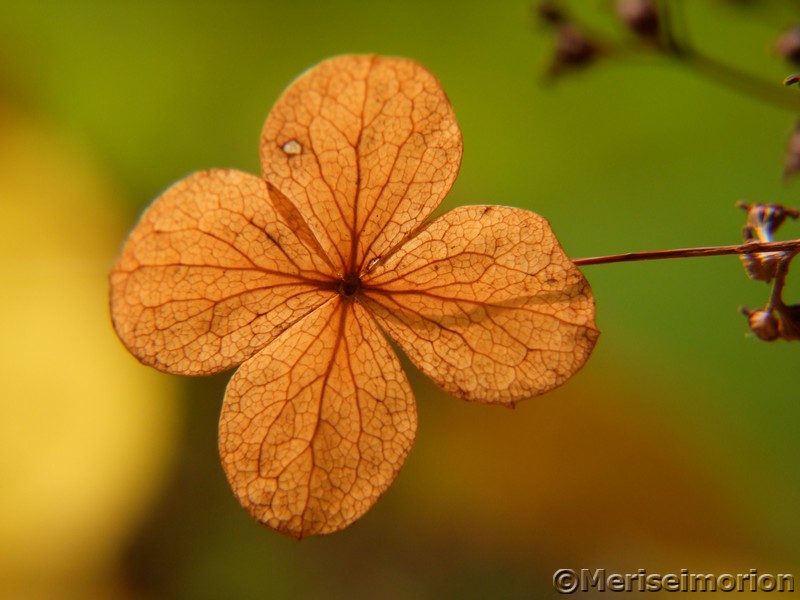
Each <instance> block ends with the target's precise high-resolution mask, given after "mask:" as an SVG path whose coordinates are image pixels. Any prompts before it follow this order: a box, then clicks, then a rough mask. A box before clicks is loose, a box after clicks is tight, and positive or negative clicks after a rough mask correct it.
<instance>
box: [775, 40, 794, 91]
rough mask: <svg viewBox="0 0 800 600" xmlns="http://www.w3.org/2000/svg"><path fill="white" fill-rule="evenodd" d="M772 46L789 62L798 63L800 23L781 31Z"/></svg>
mask: <svg viewBox="0 0 800 600" xmlns="http://www.w3.org/2000/svg"><path fill="white" fill-rule="evenodd" d="M774 48H775V52H776V53H777V54H779V55H780V56H782V57H783V58H784V59H786V60H787V61H789V62H790V63H793V64H796V65H800V25H795V26H793V27H791V28H790V29H788V30H786V31H785V32H783V33H782V34H781V35H780V37H778V39H777V40H775V45H774ZM793 83H794V82H793ZM787 85H788V84H787Z"/></svg>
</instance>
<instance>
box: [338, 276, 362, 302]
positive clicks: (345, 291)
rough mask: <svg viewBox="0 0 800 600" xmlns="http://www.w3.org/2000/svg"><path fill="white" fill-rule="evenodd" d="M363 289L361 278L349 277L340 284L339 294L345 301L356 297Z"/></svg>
mask: <svg viewBox="0 0 800 600" xmlns="http://www.w3.org/2000/svg"><path fill="white" fill-rule="evenodd" d="M360 289H361V278H360V277H359V276H358V275H349V276H347V277H345V278H344V279H342V281H341V283H339V293H340V294H341V295H342V297H343V298H345V300H349V299H351V298H353V296H355V295H356V294H357V293H358V291H359V290H360Z"/></svg>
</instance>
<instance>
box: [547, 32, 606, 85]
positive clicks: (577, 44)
mask: <svg viewBox="0 0 800 600" xmlns="http://www.w3.org/2000/svg"><path fill="white" fill-rule="evenodd" d="M599 55H600V46H598V45H597V44H595V43H594V42H593V41H592V40H591V39H589V37H588V36H587V35H586V34H585V33H584V32H583V31H581V30H580V29H578V28H577V27H575V26H574V25H572V24H568V23H563V24H561V25H559V27H558V30H557V32H556V53H555V57H554V58H553V63H552V65H551V67H550V73H551V74H552V75H558V74H560V73H562V72H564V71H567V70H570V69H577V68H581V67H586V66H588V65H590V64H592V63H593V62H594V61H595V60H596V59H597V57H598V56H599Z"/></svg>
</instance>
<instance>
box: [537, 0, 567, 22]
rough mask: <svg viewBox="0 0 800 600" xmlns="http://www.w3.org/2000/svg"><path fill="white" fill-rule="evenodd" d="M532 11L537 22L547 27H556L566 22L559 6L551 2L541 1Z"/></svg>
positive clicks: (547, 0) (549, 0)
mask: <svg viewBox="0 0 800 600" xmlns="http://www.w3.org/2000/svg"><path fill="white" fill-rule="evenodd" d="M534 11H535V14H536V16H537V17H538V18H539V20H540V21H542V22H543V23H546V24H548V25H558V24H560V23H564V22H565V21H566V20H567V16H566V14H565V13H564V11H563V9H562V8H561V6H559V4H558V3H557V2H554V1H553V0H541V1H540V2H539V3H538V4H536V5H535V6H534Z"/></svg>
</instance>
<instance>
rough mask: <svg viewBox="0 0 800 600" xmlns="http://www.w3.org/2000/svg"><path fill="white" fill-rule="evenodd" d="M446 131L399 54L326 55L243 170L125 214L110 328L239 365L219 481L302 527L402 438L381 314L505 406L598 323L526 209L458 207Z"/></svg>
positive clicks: (374, 487) (324, 514)
mask: <svg viewBox="0 0 800 600" xmlns="http://www.w3.org/2000/svg"><path fill="white" fill-rule="evenodd" d="M461 149H462V143H461V134H460V132H459V129H458V125H457V123H456V120H455V116H454V114H453V111H452V108H451V107H450V104H449V102H448V101H447V98H446V96H445V94H444V92H443V90H442V89H441V87H440V86H439V84H438V82H437V81H436V79H435V78H434V77H433V76H432V75H431V74H430V73H428V72H427V71H426V70H424V69H423V68H422V67H420V66H419V65H418V64H416V63H415V62H413V61H410V60H404V59H390V58H381V57H375V56H342V57H338V58H334V59H331V60H328V61H325V62H323V63H321V64H320V65H318V66H317V67H315V68H313V69H311V70H310V71H308V72H307V73H305V74H304V75H303V76H301V77H300V78H299V79H298V80H297V81H295V82H294V83H293V84H292V85H291V86H290V87H289V88H288V89H287V90H286V91H285V92H284V94H283V95H282V96H281V98H280V99H279V100H278V102H277V103H276V105H275V107H274V108H273V110H272V112H271V113H270V115H269V117H268V118H267V121H266V124H265V125H264V130H263V133H262V137H261V160H262V166H263V178H261V177H256V176H253V175H249V174H246V173H242V172H239V171H231V170H212V171H205V172H200V173H195V174H194V175H190V176H189V177H187V178H186V179H184V180H182V181H179V182H178V183H176V184H175V185H174V186H173V187H171V188H169V189H168V190H167V191H166V192H164V194H163V195H162V196H161V197H159V198H158V199H157V200H156V201H155V202H154V203H153V205H152V206H151V207H150V208H148V209H147V211H146V212H145V213H144V214H143V216H142V218H141V220H140V221H139V223H138V224H137V225H136V227H135V229H134V230H133V232H132V233H131V234H130V237H129V238H128V240H127V243H126V244H125V247H124V249H123V251H122V254H121V256H120V258H119V260H118V262H117V264H116V266H115V267H114V270H113V272H112V274H111V311H112V317H113V322H114V326H115V328H116V330H117V333H118V334H119V337H120V339H121V340H122V341H123V343H124V344H125V345H126V346H127V347H128V349H129V350H130V351H131V352H132V353H133V354H134V355H135V356H136V357H137V358H138V359H139V360H141V361H142V362H143V363H145V364H148V365H152V366H154V367H156V368H158V369H161V370H163V371H167V372H170V373H178V374H183V375H205V374H211V373H217V372H220V371H224V370H226V369H230V368H232V367H235V366H237V365H241V366H240V367H239V369H238V370H237V371H236V372H235V373H234V375H233V377H232V378H231V381H230V383H229V385H228V388H227V391H226V394H225V401H224V405H223V408H222V415H221V419H220V430H219V449H220V453H221V457H222V464H223V467H224V470H225V473H226V475H227V477H228V480H229V482H230V484H231V487H232V488H233V491H234V493H235V494H236V497H237V498H238V499H239V501H240V502H241V503H242V505H243V506H244V507H245V508H247V510H248V511H249V512H250V513H251V514H252V515H253V516H254V517H255V518H256V519H258V520H259V521H261V522H263V523H265V524H267V525H269V526H270V527H273V528H275V529H277V530H279V531H281V532H283V533H286V534H289V535H292V536H295V537H298V538H299V537H303V536H306V535H310V534H320V533H329V532H332V531H336V530H339V529H342V528H343V527H346V526H347V525H349V524H350V523H352V522H353V521H355V520H356V519H358V518H359V517H360V516H361V515H362V514H364V512H366V511H367V510H368V509H369V508H370V507H371V506H372V505H373V504H374V503H375V501H376V500H377V499H378V497H379V496H380V495H381V494H382V493H383V492H385V491H386V489H387V488H388V487H389V485H390V484H391V483H392V481H393V480H394V478H395V477H396V475H397V473H398V471H399V469H400V467H401V466H402V464H403V462H404V460H405V458H406V455H407V454H408V452H409V450H410V449H411V446H412V443H413V441H414V436H415V432H416V425H417V415H416V406H415V401H414V396H413V393H412V391H411V387H410V386H409V383H408V381H407V379H406V376H405V374H404V373H403V370H402V368H401V366H400V361H399V360H398V358H397V356H396V354H395V352H394V351H393V350H392V347H391V346H390V344H389V342H388V341H387V339H386V337H385V336H384V333H385V334H387V335H389V336H390V337H391V338H392V339H394V340H395V341H396V342H397V344H398V345H399V346H400V348H402V349H403V351H404V352H406V354H407V355H408V356H409V357H410V358H411V360H412V361H413V362H414V363H415V364H416V365H417V366H418V367H419V368H420V369H421V370H422V371H423V372H424V373H425V374H426V375H428V376H429V377H431V378H432V379H433V380H434V381H435V382H436V383H437V384H438V385H439V386H441V387H442V388H443V389H445V390H446V391H448V392H450V393H451V394H454V395H456V396H458V397H460V398H464V399H467V400H472V401H476V402H486V403H492V404H500V405H505V406H513V405H514V403H515V402H517V401H519V400H522V399H525V398H529V397H531V396H535V395H537V394H541V393H543V392H546V391H547V390H550V389H552V388H553V387H555V386H557V385H559V384H561V383H563V382H564V381H565V380H566V379H567V378H569V377H570V376H571V375H572V374H574V373H575V372H576V371H577V370H578V369H579V368H580V367H581V366H582V365H583V363H584V362H585V361H586V359H587V358H588V356H589V354H590V352H591V351H592V348H593V346H594V343H595V340H596V339H597V335H598V332H597V330H596V329H595V325H594V302H593V299H592V295H591V291H590V289H589V285H588V283H587V282H586V280H585V279H584V278H583V276H582V275H581V273H580V272H579V271H578V269H577V268H576V267H575V266H574V265H573V264H572V262H571V261H570V260H569V259H568V258H567V256H566V255H565V254H564V252H563V251H562V250H561V248H560V246H559V245H558V242H557V240H556V238H555V237H554V236H553V234H552V232H551V231H550V228H549V226H548V224H547V222H546V221H545V219H543V218H542V217H540V216H538V215H535V214H533V213H530V212H527V211H524V210H520V209H516V208H508V207H501V206H465V207H461V208H457V209H455V210H452V211H450V212H448V213H446V214H444V215H443V216H441V217H439V218H437V219H434V220H428V218H429V216H430V214H431V213H432V211H433V210H434V209H435V208H436V207H437V206H438V205H439V203H440V202H441V201H442V199H443V198H444V197H445V195H446V194H447V193H448V191H449V190H450V187H451V186H452V184H453V181H454V180H455V178H456V174H457V172H458V169H459V165H460V161H461Z"/></svg>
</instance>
